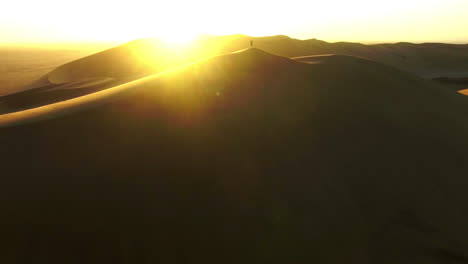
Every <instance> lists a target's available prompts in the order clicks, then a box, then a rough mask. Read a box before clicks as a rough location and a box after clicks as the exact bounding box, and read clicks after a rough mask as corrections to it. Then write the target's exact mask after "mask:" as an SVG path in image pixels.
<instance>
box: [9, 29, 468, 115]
mask: <svg viewBox="0 0 468 264" xmlns="http://www.w3.org/2000/svg"><path fill="white" fill-rule="evenodd" d="M250 40H253V41H254V45H255V47H258V48H261V49H262V50H265V51H267V52H270V53H272V54H277V55H281V56H285V57H307V56H315V55H320V56H321V55H324V54H336V55H339V56H341V55H343V56H352V57H361V58H367V59H369V60H373V61H376V62H380V63H384V64H387V65H390V66H393V67H396V68H399V69H401V70H404V71H408V72H411V73H414V74H416V75H418V76H420V77H423V78H427V79H435V80H436V81H437V83H438V84H440V85H443V86H445V87H446V88H449V89H453V90H463V89H466V88H468V86H467V85H466V84H460V83H459V82H458V81H456V80H462V79H464V78H467V76H468V45H452V44H438V43H426V44H411V43H397V44H377V45H363V44H359V43H346V42H338V43H328V42H325V41H320V40H316V39H310V40H297V39H292V38H289V37H287V36H271V37H250V36H246V35H229V36H204V37H201V38H199V39H198V40H197V41H195V42H194V43H193V44H191V46H190V47H189V48H186V49H184V48H182V47H179V46H177V45H170V44H168V43H166V42H164V41H161V40H159V39H140V40H135V41H131V42H129V43H126V44H124V45H121V46H117V47H114V48H111V49H108V50H105V51H102V52H99V53H96V54H93V55H90V56H86V57H83V58H80V59H78V60H75V61H71V62H68V63H65V64H63V65H61V66H59V67H57V68H55V69H53V70H50V69H51V65H54V64H52V63H50V64H47V65H48V67H44V68H42V69H36V68H34V66H33V65H31V66H30V67H32V69H34V70H33V71H34V74H31V75H30V76H29V75H27V74H26V73H25V72H24V71H20V72H18V74H13V75H5V76H7V77H5V78H6V80H7V81H6V82H4V83H3V84H4V85H5V84H6V86H4V87H3V93H4V94H8V93H9V94H10V95H9V96H8V97H6V98H0V113H5V112H8V111H11V110H15V111H17V110H23V109H27V108H28V106H29V107H37V106H41V105H45V104H49V103H54V102H59V101H62V100H66V99H71V98H75V97H77V96H82V95H86V94H90V93H93V92H96V91H99V90H103V89H107V88H110V87H113V86H115V85H118V84H124V83H127V82H129V81H132V80H137V79H140V78H142V77H145V76H150V75H152V74H156V73H159V72H163V71H166V70H169V69H173V68H176V67H180V66H183V65H185V64H187V63H192V62H195V61H197V60H201V59H204V58H207V57H211V56H217V55H221V54H226V53H230V52H234V51H237V50H240V49H243V48H245V47H246V46H247V45H249V43H250ZM43 56H46V55H43ZM339 56H338V57H337V58H346V57H339ZM54 58H55V57H54ZM12 63H15V62H14V60H12ZM43 63H45V62H43ZM7 67H8V66H7ZM47 71H50V72H48V73H47ZM40 75H42V77H41V76H40ZM440 80H445V81H440ZM454 80H455V81H454ZM33 81H34V82H33ZM7 82H10V83H11V85H9V84H8V83H7ZM13 83H14V85H13ZM96 83H99V85H95V84H96ZM0 84H2V83H1V79H0ZM26 84H28V85H26ZM21 85H22V86H21ZM32 88H34V89H32ZM25 90H27V91H26V92H23V91H25ZM14 91H22V93H19V94H12V93H14ZM0 92H1V91H0ZM2 102H3V103H2Z"/></svg>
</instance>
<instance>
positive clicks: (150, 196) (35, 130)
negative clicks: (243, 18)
mask: <svg viewBox="0 0 468 264" xmlns="http://www.w3.org/2000/svg"><path fill="white" fill-rule="evenodd" d="M309 60H310V59H309ZM0 126H1V127H2V128H0V146H1V148H0V160H1V162H2V167H1V175H2V177H1V179H0V208H1V210H2V217H1V218H0V234H1V236H0V262H1V263H99V264H102V263H465V262H467V261H468V233H467V229H466V223H467V221H468V207H467V205H468V196H467V195H466V186H467V185H468V180H467V178H466V164H468V139H467V137H466V135H467V134H468V100H467V98H466V97H465V96H462V95H461V94H458V93H457V92H456V91H452V90H449V89H440V87H439V86H437V85H435V84H433V83H432V82H430V81H426V80H423V79H421V78H419V77H416V76H414V75H411V74H409V73H406V72H402V71H400V70H397V69H395V68H392V67H389V66H385V65H382V64H379V63H376V62H372V61H369V60H365V59H360V58H356V57H349V56H322V57H321V58H320V59H316V60H315V63H313V64H311V63H310V61H309V63H304V62H300V61H298V60H292V59H288V58H285V57H279V56H275V55H272V54H269V53H266V52H264V51H261V50H258V49H249V50H244V51H241V52H238V53H233V54H229V55H224V56H219V57H214V58H211V59H207V60H204V61H201V62H198V63H195V64H192V65H188V66H186V67H183V68H179V69H176V70H173V71H169V72H164V73H162V74H159V75H154V76H151V77H148V78H145V79H141V80H137V81H134V82H130V83H127V84H123V85H120V86H116V87H113V88H109V89H106V90H103V91H101V92H97V93H93V94H90V95H85V96H82V97H78V98H75V99H71V100H68V101H64V102H61V103H56V104H51V105H46V106H43V107H39V108H34V109H30V110H26V111H22V112H15V113H10V114H5V115H0Z"/></svg>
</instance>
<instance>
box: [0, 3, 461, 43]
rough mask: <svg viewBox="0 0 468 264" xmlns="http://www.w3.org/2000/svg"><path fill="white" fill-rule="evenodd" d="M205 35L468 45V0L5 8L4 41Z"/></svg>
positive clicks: (0, 26)
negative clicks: (435, 42)
mask: <svg viewBox="0 0 468 264" xmlns="http://www.w3.org/2000/svg"><path fill="white" fill-rule="evenodd" d="M198 33H208V34H215V35H223V34H234V33H243V34H248V35H253V36H264V35H278V34H284V35H289V36H291V37H295V38H300V39H305V38H318V39H323V40H327V41H341V40H343V41H364V42H396V41H411V42H428V41H438V42H464V43H468V0H386V1H381V0H322V1H315V0H287V1H275V0H268V1H267V0H257V1H253V0H248V1H247V0H237V1H221V0H198V1H197V0H192V1H182V0H166V1H158V0H131V1H130V0H126V1H119V0H112V1H108V0H105V1H103V0H80V1H65V0H40V1H39V0H11V1H10V0H8V1H4V2H3V3H2V8H1V10H0V36H1V37H0V42H1V43H26V42H29V43H31V42H43V43H44V42H72V41H121V42H123V41H129V40H133V39H136V38H143V37H151V36H159V37H163V38H172V39H184V38H189V37H191V36H193V35H195V34H198Z"/></svg>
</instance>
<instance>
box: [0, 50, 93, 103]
mask: <svg viewBox="0 0 468 264" xmlns="http://www.w3.org/2000/svg"><path fill="white" fill-rule="evenodd" d="M94 52H95V50H94V49H81V50H44V49H34V48H16V49H14V48H6V47H3V48H0V58H1V63H0V96H2V95H6V94H10V93H14V92H19V91H23V90H27V89H30V88H34V87H39V86H41V85H46V84H48V82H47V80H44V79H43V76H44V75H46V74H47V73H49V72H50V71H52V70H53V69H55V68H56V67H58V66H60V65H62V64H64V63H67V62H70V61H73V60H76V59H79V58H81V57H83V56H87V55H90V54H93V53H94ZM41 79H42V80H41Z"/></svg>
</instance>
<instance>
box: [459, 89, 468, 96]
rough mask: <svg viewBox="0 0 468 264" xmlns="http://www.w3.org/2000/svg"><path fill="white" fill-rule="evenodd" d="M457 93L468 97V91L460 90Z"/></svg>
mask: <svg viewBox="0 0 468 264" xmlns="http://www.w3.org/2000/svg"><path fill="white" fill-rule="evenodd" d="M458 92H459V93H461V94H463V95H468V89H464V90H460V91H458Z"/></svg>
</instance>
